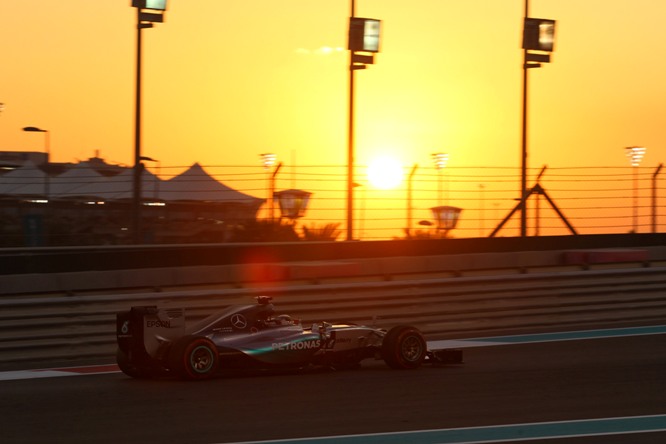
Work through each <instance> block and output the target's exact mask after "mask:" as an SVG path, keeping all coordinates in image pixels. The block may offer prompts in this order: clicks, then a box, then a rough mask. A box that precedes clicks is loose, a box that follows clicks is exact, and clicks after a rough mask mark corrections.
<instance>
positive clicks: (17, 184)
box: [0, 161, 48, 197]
mask: <svg viewBox="0 0 666 444" xmlns="http://www.w3.org/2000/svg"><path fill="white" fill-rule="evenodd" d="M47 187H48V184H47V176H46V173H44V171H42V170H41V169H39V168H38V167H37V165H35V164H34V163H33V162H31V161H28V162H26V163H25V164H23V166H21V167H20V168H16V169H14V170H12V171H10V172H8V173H5V174H3V175H0V196H17V197H18V196H45V195H46V190H47Z"/></svg>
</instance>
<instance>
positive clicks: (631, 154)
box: [625, 146, 647, 167]
mask: <svg viewBox="0 0 666 444" xmlns="http://www.w3.org/2000/svg"><path fill="white" fill-rule="evenodd" d="M646 151H647V149H646V148H645V147H643V146H629V147H627V148H625V154H626V155H627V157H628V158H629V162H630V163H631V166H632V167H637V166H639V165H640V164H641V160H643V156H645V152H646Z"/></svg>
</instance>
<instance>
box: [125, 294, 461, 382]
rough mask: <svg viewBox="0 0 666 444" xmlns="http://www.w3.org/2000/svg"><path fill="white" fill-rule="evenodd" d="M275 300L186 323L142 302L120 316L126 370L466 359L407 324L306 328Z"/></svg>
mask: <svg viewBox="0 0 666 444" xmlns="http://www.w3.org/2000/svg"><path fill="white" fill-rule="evenodd" d="M271 300H272V298H271V297H267V296H260V297H258V298H257V303H255V304H249V305H234V306H230V307H227V308H226V309H224V310H222V311H220V312H217V313H214V314H212V315H211V316H208V317H206V318H204V319H202V320H201V321H199V322H196V323H193V324H192V325H189V326H186V323H185V313H184V310H183V309H159V308H157V307H156V306H136V307H132V308H131V309H130V310H129V311H125V312H122V313H118V314H117V316H116V324H117V325H116V337H117V342H118V351H117V356H116V358H117V362H118V367H119V368H120V369H121V370H122V371H123V372H124V373H125V374H127V375H128V376H131V377H134V378H151V377H164V376H167V377H168V376H175V377H179V378H183V379H190V380H202V379H208V378H211V377H213V376H215V375H217V374H219V373H220V372H222V371H223V370H225V369H226V370H233V369H241V370H250V369H261V370H265V369H269V370H270V369H306V368H311V367H328V368H331V369H343V368H349V367H354V366H357V365H358V364H359V363H360V362H361V361H362V360H364V359H368V358H375V359H383V360H384V361H385V362H386V364H388V366H389V367H392V368H395V369H415V368H418V367H420V366H421V365H422V364H423V363H434V364H444V363H460V362H462V351H461V350H451V349H443V350H428V348H427V344H426V341H425V339H424V338H423V335H422V334H421V332H420V331H419V330H418V329H416V328H414V327H411V326H406V325H401V326H397V327H393V328H391V329H390V330H388V331H387V330H384V329H379V328H374V327H367V326H363V325H356V324H353V323H328V322H318V323H315V324H313V325H312V326H310V327H304V326H303V325H301V323H300V321H298V320H294V319H292V318H291V317H290V316H289V315H284V314H281V315H276V313H275V307H274V306H273V303H272V302H271Z"/></svg>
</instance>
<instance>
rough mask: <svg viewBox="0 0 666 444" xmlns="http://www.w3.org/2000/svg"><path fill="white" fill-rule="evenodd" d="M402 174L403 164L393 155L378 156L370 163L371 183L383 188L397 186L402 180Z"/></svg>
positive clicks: (388, 188)
mask: <svg viewBox="0 0 666 444" xmlns="http://www.w3.org/2000/svg"><path fill="white" fill-rule="evenodd" d="M402 176H403V171H402V165H400V162H398V160H397V159H395V158H393V157H389V156H382V157H377V158H375V159H373V160H372V162H370V165H368V180H369V181H370V184H371V185H372V186H373V187H375V188H379V189H381V190H391V189H393V188H397V187H398V186H399V185H400V183H401V182H402Z"/></svg>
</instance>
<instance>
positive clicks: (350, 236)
mask: <svg viewBox="0 0 666 444" xmlns="http://www.w3.org/2000/svg"><path fill="white" fill-rule="evenodd" d="M355 9H356V8H355V0H351V12H350V17H354V15H355V12H356V11H355ZM347 240H348V241H351V240H354V51H352V50H350V51H349V122H348V131H347Z"/></svg>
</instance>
